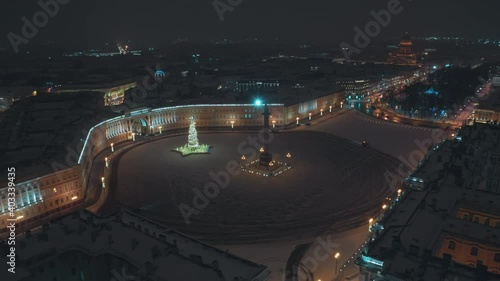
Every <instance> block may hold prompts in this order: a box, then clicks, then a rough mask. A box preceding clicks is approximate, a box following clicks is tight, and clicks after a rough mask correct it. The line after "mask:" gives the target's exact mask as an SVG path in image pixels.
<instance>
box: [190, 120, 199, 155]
mask: <svg viewBox="0 0 500 281" xmlns="http://www.w3.org/2000/svg"><path fill="white" fill-rule="evenodd" d="M188 146H189V148H191V149H193V148H197V147H198V146H199V143H198V132H197V131H196V127H195V122H194V118H193V117H191V124H190V125H189V135H188Z"/></svg>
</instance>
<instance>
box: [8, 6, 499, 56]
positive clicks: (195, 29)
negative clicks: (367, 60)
mask: <svg viewBox="0 0 500 281" xmlns="http://www.w3.org/2000/svg"><path fill="white" fill-rule="evenodd" d="M66 1H67V2H68V4H65V5H60V7H59V8H60V9H59V11H58V13H56V14H55V15H54V17H50V18H49V20H48V22H47V24H46V25H44V26H43V27H41V28H39V31H38V32H37V34H36V36H34V37H33V38H32V39H30V40H29V42H30V43H28V44H21V45H20V48H21V49H23V48H26V47H28V49H29V46H30V44H33V45H37V44H44V43H46V42H49V41H53V42H56V43H57V44H56V45H57V46H61V47H71V48H81V49H87V48H97V47H102V46H104V45H105V43H109V44H115V43H116V42H128V41H129V40H130V41H131V47H136V48H147V47H149V46H151V47H153V46H155V47H161V46H164V45H166V44H169V43H171V42H172V41H173V40H175V39H178V38H186V39H189V40H191V41H208V40H211V39H223V38H229V39H233V40H243V39H250V38H258V39H260V40H265V41H272V40H273V39H275V38H279V40H280V41H283V42H294V43H331V44H334V43H337V42H341V41H346V42H352V41H353V38H354V35H355V31H354V27H356V26H358V27H360V28H362V29H363V28H364V27H365V25H366V24H367V23H368V22H370V21H372V20H373V16H372V15H370V11H372V10H373V11H376V12H378V11H380V10H382V9H387V5H388V3H389V2H391V1H377V2H376V3H375V2H371V1H347V0H342V1H338V2H337V3H331V2H326V1H310V2H307V3H304V2H299V1H296V0H295V1H290V0H289V1H285V0H278V1H273V2H272V3H269V2H265V1H263V0H253V1H249V0H242V1H241V4H240V5H237V6H235V7H232V9H233V11H227V12H225V13H223V18H224V20H223V21H221V17H220V16H219V14H218V13H217V11H216V9H215V8H214V4H213V3H214V2H213V1H203V2H202V1H194V0H176V1H169V2H168V3H166V2H161V1H154V0H144V1H142V2H141V3H135V2H132V1H130V0H123V1H118V0H109V1H106V2H99V1H96V0H89V1H85V2H82V1H76V0H72V1H71V0H66ZM44 2H47V1H44ZM61 2H62V1H61ZM218 3H228V2H227V1H226V0H220V2H218ZM4 5H6V6H7V7H6V8H5V9H2V13H1V14H0V16H1V17H2V21H3V22H4V24H3V25H2V26H1V27H0V32H1V33H0V34H2V35H3V36H2V39H1V40H0V45H1V46H3V47H4V48H5V47H6V48H7V49H9V50H11V44H10V42H9V39H8V36H7V35H8V34H9V33H10V32H13V33H15V34H18V35H21V34H22V32H21V29H22V27H23V22H22V20H21V18H23V17H26V18H28V19H29V20H30V21H32V19H33V15H34V14H35V13H36V12H38V11H40V10H42V9H41V7H40V5H39V4H38V1H30V3H24V2H8V3H4ZM400 5H401V7H402V11H401V13H399V14H396V15H392V19H391V21H390V22H389V24H388V25H387V27H382V29H381V32H380V33H379V34H378V35H377V36H376V39H377V40H386V39H388V38H398V37H400V36H401V35H402V34H404V32H409V33H410V35H411V36H413V37H427V36H442V37H447V36H449V37H464V38H489V39H494V40H496V39H497V38H499V36H498V35H497V30H496V29H497V24H496V11H497V10H499V9H500V3H499V2H498V1H493V0H487V1H483V2H482V3H481V5H479V4H476V3H473V2H470V1H465V0H460V1H449V0H446V1H439V2H438V3H436V2H434V1H431V0H419V1H409V0H407V1H400ZM429 7H431V8H429Z"/></svg>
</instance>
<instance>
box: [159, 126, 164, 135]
mask: <svg viewBox="0 0 500 281" xmlns="http://www.w3.org/2000/svg"><path fill="white" fill-rule="evenodd" d="M158 128H159V129H160V135H161V129H163V127H162V126H160V127H158Z"/></svg>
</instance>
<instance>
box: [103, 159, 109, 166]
mask: <svg viewBox="0 0 500 281" xmlns="http://www.w3.org/2000/svg"><path fill="white" fill-rule="evenodd" d="M108 160H109V159H108V157H106V158H104V161H105V162H106V168H108V167H109V161H108Z"/></svg>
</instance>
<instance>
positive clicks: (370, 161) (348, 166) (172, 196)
mask: <svg viewBox="0 0 500 281" xmlns="http://www.w3.org/2000/svg"><path fill="white" fill-rule="evenodd" d="M311 123H312V124H311V126H301V127H298V128H296V129H294V130H292V131H288V132H284V133H277V134H275V139H274V140H273V142H272V143H271V150H272V151H273V152H275V156H276V157H277V159H278V160H283V159H284V157H283V155H285V154H286V153H288V152H290V153H291V154H292V159H291V164H292V165H293V169H292V170H290V171H288V172H287V173H286V174H284V175H283V176H280V177H277V178H263V177H262V178H261V177H256V176H253V175H249V174H246V173H242V174H240V175H238V176H232V177H230V181H229V185H228V186H227V187H226V188H224V189H222V190H220V193H219V194H218V195H217V196H215V197H214V198H212V199H209V200H208V202H209V203H208V206H207V207H206V208H204V209H202V210H200V213H199V214H198V215H193V216H191V217H190V219H191V223H190V224H186V223H185V222H184V220H183V218H182V216H181V213H180V212H179V204H181V203H186V204H188V205H190V206H193V197H194V193H193V191H192V189H193V188H195V187H196V188H199V189H200V190H203V186H205V185H206V184H207V183H208V182H211V181H213V180H212V178H211V177H210V176H209V173H210V172H211V171H213V172H215V173H217V172H219V171H224V170H225V166H226V164H227V163H228V162H229V161H231V160H235V161H241V160H240V157H241V151H238V146H239V145H241V144H242V143H244V142H245V141H247V138H248V137H249V136H256V133H253V134H251V133H230V134H229V133H227V134H200V135H199V139H200V143H202V144H210V145H213V146H214V148H213V150H212V154H210V155H192V156H188V157H185V158H183V157H181V156H180V155H178V154H176V153H174V152H171V151H170V149H172V148H174V147H176V146H179V145H181V144H184V143H185V141H186V136H182V137H174V138H166V139H161V140H158V141H154V142H151V143H149V144H147V145H142V146H139V147H137V148H135V149H133V150H131V151H130V152H128V153H126V154H125V155H124V156H123V158H122V159H121V161H120V163H119V170H118V175H117V176H118V177H117V185H116V186H117V188H116V190H115V192H114V193H113V194H112V196H111V198H112V200H111V202H110V204H108V206H107V208H108V209H109V208H113V207H116V206H122V205H125V206H128V207H131V208H140V209H141V210H142V211H143V212H144V213H145V214H147V215H149V216H152V217H154V218H155V219H156V220H159V221H160V222H163V223H165V224H167V225H170V226H172V227H173V228H176V229H179V230H182V231H185V232H187V233H190V234H192V235H194V236H197V237H199V238H200V239H205V240H207V241H209V242H212V243H215V244H217V245H219V246H221V247H224V248H227V249H229V250H230V251H231V252H232V253H234V254H237V255H240V256H242V257H244V258H247V259H249V260H252V261H255V262H257V263H262V264H265V265H267V266H269V267H270V269H271V270H272V271H273V275H272V278H270V280H271V281H275V280H276V281H278V280H282V276H283V270H284V268H285V265H286V261H287V259H288V257H289V255H290V253H291V251H292V250H293V248H294V247H295V245H297V244H300V243H305V242H313V243H314V245H317V244H318V243H317V240H316V239H317V237H318V236H320V237H321V236H322V235H323V236H322V237H326V236H325V235H326V234H327V233H331V234H332V235H334V236H333V237H334V238H335V239H336V242H337V241H338V244H339V245H340V246H339V247H340V248H339V251H340V252H341V259H340V260H339V269H340V267H341V266H342V265H343V262H344V260H342V259H343V258H348V257H350V256H351V255H352V254H353V253H354V251H356V250H357V249H358V248H359V246H360V245H361V244H362V243H363V241H364V239H365V238H366V230H367V226H366V225H363V223H366V221H367V218H369V217H370V216H371V214H372V213H373V211H374V210H375V209H377V208H380V201H381V200H382V199H383V198H384V197H385V196H386V194H387V191H388V190H387V188H385V187H384V185H386V183H385V180H384V177H383V173H384V172H385V171H386V170H390V169H394V167H395V165H397V163H396V162H394V160H393V159H392V158H389V157H386V156H385V155H383V154H380V153H377V152H376V151H375V150H379V151H381V152H383V153H385V154H388V155H391V156H393V157H399V158H404V159H407V158H408V157H409V155H411V153H412V152H413V151H416V150H417V151H421V150H422V149H421V148H420V147H419V146H418V145H417V144H416V142H418V141H420V142H422V141H424V140H431V141H432V140H433V137H432V136H433V131H432V130H431V129H428V128H419V127H411V126H408V125H400V124H393V123H390V122H384V121H381V120H378V119H375V118H372V117H369V116H367V115H364V114H362V113H358V112H355V111H345V112H343V114H341V115H339V116H336V117H335V118H332V117H331V116H328V115H326V114H325V116H323V117H321V118H320V119H317V120H313V121H312V122H311ZM320 132H321V133H320ZM333 135H338V136H340V137H342V138H336V137H334V136H333ZM344 138H345V139H344ZM346 140H347V141H346ZM363 140H366V141H367V142H368V143H369V145H370V148H371V149H367V148H364V147H362V146H360V145H357V144H355V143H356V142H358V143H360V142H361V141H363ZM243 147H244V148H249V147H250V145H248V144H247V145H243ZM422 152H424V151H422ZM247 156H248V155H247ZM238 244H239V245H238ZM245 244H251V245H245ZM224 245H226V246H224ZM313 247H315V246H313ZM312 249H313V250H314V248H312ZM310 254H311V253H307V254H306V255H305V256H304V257H306V258H307V256H308V255H310ZM333 261H334V260H333V258H332V257H330V258H329V259H328V260H327V261H325V262H321V263H318V268H314V270H311V271H313V274H314V276H315V277H314V278H315V279H316V280H317V279H318V278H323V279H322V280H328V281H330V280H331V277H333V274H332V270H334V263H333ZM310 267H311V266H309V269H311V268H310Z"/></svg>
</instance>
